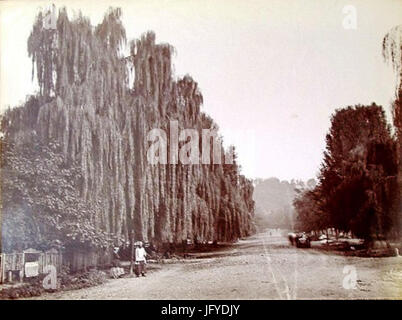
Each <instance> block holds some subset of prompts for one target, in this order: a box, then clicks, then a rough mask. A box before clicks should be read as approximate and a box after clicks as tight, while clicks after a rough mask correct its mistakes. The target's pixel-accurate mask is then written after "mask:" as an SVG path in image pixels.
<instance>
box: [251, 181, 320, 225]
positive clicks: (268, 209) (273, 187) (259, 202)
mask: <svg viewBox="0 0 402 320" xmlns="http://www.w3.org/2000/svg"><path fill="white" fill-rule="evenodd" d="M315 184H316V181H315V179H310V180H308V181H307V182H304V181H301V180H293V179H292V180H291V181H290V182H289V181H286V180H283V181H281V180H279V179H278V178H269V179H255V180H254V193H253V199H254V201H255V223H256V225H257V228H259V229H264V228H283V229H293V224H294V219H295V215H294V208H293V199H294V198H295V196H296V195H297V191H296V190H303V189H306V188H311V187H314V186H315Z"/></svg>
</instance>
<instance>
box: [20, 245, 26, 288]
mask: <svg viewBox="0 0 402 320" xmlns="http://www.w3.org/2000/svg"><path fill="white" fill-rule="evenodd" d="M24 273H25V252H24V251H22V270H20V282H23V281H24Z"/></svg>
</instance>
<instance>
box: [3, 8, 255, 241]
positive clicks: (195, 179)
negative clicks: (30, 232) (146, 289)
mask: <svg viewBox="0 0 402 320" xmlns="http://www.w3.org/2000/svg"><path fill="white" fill-rule="evenodd" d="M126 43H127V39H126V33H125V29H124V27H123V25H122V23H121V11H120V9H109V11H108V12H107V13H106V14H105V17H104V19H103V21H102V22H101V23H100V24H99V25H98V26H96V27H95V28H93V27H92V25H91V23H90V21H89V20H88V19H87V18H85V17H84V16H82V15H81V14H79V15H78V16H77V17H76V18H74V19H73V20H70V18H69V17H68V14H67V11H66V9H61V10H60V11H59V13H58V17H57V23H56V28H55V29H48V28H44V16H43V14H42V13H39V14H38V16H37V18H36V20H35V22H34V25H33V29H32V32H31V34H30V36H29V39H28V54H29V56H30V57H31V58H32V66H33V68H32V74H33V76H35V75H36V78H37V81H38V84H39V87H40V91H39V93H38V95H37V96H35V97H31V99H30V100H29V101H28V102H27V103H25V104H24V105H22V106H21V107H19V108H15V109H11V110H9V111H8V112H7V113H6V114H5V115H4V119H3V121H2V132H3V133H4V139H3V145H6V146H7V148H9V149H10V150H9V151H10V154H14V156H15V155H16V154H18V153H16V152H14V153H13V150H20V148H21V146H22V145H25V146H26V145H27V144H29V143H31V142H33V139H34V138H33V137H35V139H36V140H35V143H37V144H38V145H40V146H43V148H45V147H46V146H48V145H50V144H55V145H57V146H58V148H57V150H55V151H53V152H57V153H56V154H55V157H57V159H62V163H57V165H58V166H62V167H63V168H65V169H66V170H69V169H70V168H74V170H76V171H77V172H79V177H78V178H76V179H74V183H71V184H68V183H67V184H66V188H74V190H75V191H77V192H74V193H71V194H70V198H68V199H66V198H63V197H58V198H57V197H55V198H57V199H58V201H60V202H62V203H63V206H61V205H60V207H61V208H65V207H68V206H69V205H71V203H74V201H75V202H76V203H82V206H84V205H85V206H87V207H88V208H91V210H88V214H85V215H84V217H82V214H80V219H81V220H82V219H84V220H83V221H82V222H77V223H79V224H80V228H75V229H74V230H81V229H85V228H89V226H88V223H87V222H88V221H90V226H91V230H90V232H89V231H87V230H83V231H82V232H83V233H85V235H86V237H80V236H79V234H78V235H75V236H76V237H77V238H79V239H85V240H84V242H85V245H88V246H95V247H96V246H101V245H102V246H105V245H106V244H105V242H102V244H100V241H99V239H98V238H99V237H96V236H97V235H98V234H103V235H105V237H106V236H107V237H108V239H110V241H111V242H114V243H115V244H116V242H117V243H118V242H121V241H127V240H128V239H129V238H130V236H131V235H134V238H135V239H136V240H144V241H150V242H156V243H167V242H170V243H181V242H182V241H184V240H186V239H192V240H194V241H196V242H204V241H232V240H235V239H237V238H240V237H244V236H247V235H249V234H251V233H252V232H253V231H254V228H253V215H254V202H253V200H252V193H253V186H252V183H251V181H250V180H248V179H247V178H245V177H244V176H243V175H241V174H240V167H239V166H238V164H237V162H236V161H234V163H233V164H210V165H206V164H192V165H184V164H181V163H178V164H159V165H152V164H150V163H149V162H148V160H147V155H146V154H147V150H148V148H149V142H148V141H147V133H148V132H149V131H150V130H151V129H153V128H159V129H163V130H166V132H168V131H169V129H170V128H169V126H170V123H171V121H172V120H175V121H177V123H178V129H179V130H181V129H184V128H194V129H196V130H198V131H199V132H201V130H202V129H217V128H218V126H217V124H216V123H214V121H213V119H211V118H210V117H209V116H208V115H206V114H205V113H203V112H201V106H202V103H203V97H202V94H201V92H200V90H199V88H198V85H197V83H196V82H195V81H194V80H193V79H192V78H191V77H190V76H188V75H187V76H184V77H182V78H179V79H176V78H175V76H174V74H173V72H172V53H173V51H174V48H173V47H172V46H171V45H169V44H157V43H156V42H155V35H154V34H153V33H152V32H149V33H146V34H144V35H143V36H142V37H141V38H140V39H137V40H132V41H130V54H129V56H123V54H122V53H123V51H124V50H123V49H124V46H125V45H126ZM130 70H132V71H133V73H134V84H133V85H132V86H129V78H130V77H129V75H130ZM33 101H34V103H33ZM219 141H220V147H221V149H222V154H224V153H225V152H227V150H226V151H225V150H224V148H223V146H222V141H221V140H219ZM170 143H171V142H170V140H169V141H168V144H170ZM43 150H46V149H43ZM169 150H170V149H169ZM5 157H6V156H5ZM4 160H5V161H3V162H2V163H3V168H2V169H3V170H7V163H10V162H9V161H7V159H4ZM21 161H33V159H26V157H25V158H23V159H22V158H21ZM200 163H201V161H200ZM31 167H32V166H31ZM76 171H74V172H76ZM9 172H11V173H14V174H16V175H18V174H19V173H18V166H17V167H13V171H9ZM52 172H57V170H56V169H55V170H53V171H51V172H50V173H48V174H47V175H45V176H42V178H41V179H36V180H35V181H33V182H32V183H31V184H29V188H31V189H32V190H35V192H36V193H35V197H31V198H32V199H33V200H32V201H30V206H31V207H32V208H37V207H38V206H41V208H42V209H43V210H42V211H43V212H46V215H53V214H54V215H60V216H61V218H60V219H64V218H65V217H64V215H65V214H66V213H63V211H62V210H54V209H52V208H51V207H46V205H45V204H44V203H42V202H41V203H36V202H37V201H38V200H35V199H39V198H40V190H42V189H41V188H40V186H41V185H42V184H43V183H44V181H43V180H46V181H47V183H48V182H49V183H52V181H54V183H56V182H57V181H60V179H59V180H57V179H54V178H55V177H53V176H52V175H54V174H55V173H52ZM10 179H11V178H10ZM24 186H25V185H24ZM8 187H9V190H10V191H9V192H10V193H11V192H13V194H16V195H17V197H14V203H15V205H18V206H19V208H22V209H20V210H23V208H25V207H26V198H24V197H18V193H15V192H14V190H13V186H12V185H10V184H9V185H8ZM26 188H28V185H26ZM55 189H57V188H55ZM47 190H48V191H47V192H51V191H50V189H47ZM38 192H39V193H38ZM44 206H45V207H46V208H45V207H44ZM87 207H85V208H87ZM36 211H37V210H36ZM36 211H35V210H31V209H29V210H25V214H26V215H28V216H30V217H31V218H32V219H33V220H35V219H36V216H35V215H34V214H33V212H36ZM56 211H57V212H56ZM4 212H8V214H7V216H5V217H3V219H12V217H13V210H8V211H7V210H4ZM76 214H77V215H78V214H79V213H78V212H77V213H76ZM85 219H86V220H85ZM42 220H43V219H42ZM42 220H41V221H42ZM70 220H71V219H70ZM70 220H68V221H70ZM81 220H80V221H81ZM10 221H11V220H10ZM72 221H75V220H74V219H72ZM34 222H35V221H34ZM4 225H5V224H4V223H3V227H4ZM81 225H82V228H81ZM86 226H87V227H86ZM46 230H47V229H46V228H45V229H44V230H42V231H41V232H43V233H44V234H43V237H44V238H46V236H47V235H46ZM93 230H95V232H94V231H93ZM59 231H60V230H59ZM63 232H64V233H65V235H67V233H68V231H67V229H66V230H61V233H63ZM77 232H78V233H79V232H80V231H77ZM3 234H4V232H3ZM68 234H70V233H68ZM87 235H89V236H87ZM13 239H14V238H13ZM13 241H14V242H15V245H17V243H18V238H16V239H14V240H13ZM10 246H11V247H12V246H13V245H12V244H11V245H10Z"/></svg>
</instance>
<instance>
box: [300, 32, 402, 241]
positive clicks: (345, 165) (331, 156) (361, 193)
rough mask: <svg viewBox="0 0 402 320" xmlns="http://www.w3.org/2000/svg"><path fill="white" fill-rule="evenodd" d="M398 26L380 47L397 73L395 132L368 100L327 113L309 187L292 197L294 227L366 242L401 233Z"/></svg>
mask: <svg viewBox="0 0 402 320" xmlns="http://www.w3.org/2000/svg"><path fill="white" fill-rule="evenodd" d="M401 43H402V27H396V28H394V29H393V30H391V32H390V33H388V34H387V35H386V36H385V38H384V42H383V53H384V58H385V60H386V61H390V62H391V63H392V65H393V67H394V69H395V70H396V73H397V93H396V100H395V103H394V106H393V120H394V121H393V122H394V127H395V135H393V134H392V133H391V128H390V125H389V124H388V123H387V121H386V117H385V113H384V110H383V109H382V108H381V107H380V106H377V105H376V104H372V105H370V106H361V105H358V106H354V107H351V106H350V107H347V108H344V109H339V110H337V111H336V112H335V114H334V115H333V116H332V119H331V128H330V131H329V133H328V134H327V137H326V150H325V152H324V160H323V163H322V166H321V169H320V173H319V177H318V179H319V182H318V184H317V186H316V187H315V188H314V189H311V190H305V191H304V192H302V193H301V194H300V195H299V197H297V198H296V199H295V201H294V206H295V208H296V211H297V214H298V216H297V224H296V227H297V229H299V230H303V231H312V230H323V229H327V228H335V229H336V230H339V231H344V232H350V231H351V232H352V233H353V234H355V235H356V236H358V237H361V238H364V239H365V240H367V241H368V242H370V241H372V240H374V239H378V238H389V237H398V236H400V231H401V212H402V211H401V209H402V208H401V199H402V198H401V190H402V188H401V186H402V184H401V178H402V154H401V151H402V148H401V146H402V109H401V102H402V100H401V99H402V90H401V79H402V78H401V74H402V68H401V51H402V49H401V48H402V47H401Z"/></svg>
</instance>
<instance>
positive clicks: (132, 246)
mask: <svg viewBox="0 0 402 320" xmlns="http://www.w3.org/2000/svg"><path fill="white" fill-rule="evenodd" d="M130 242H131V257H130V274H133V264H134V232H133V231H132V232H131V237H130Z"/></svg>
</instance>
